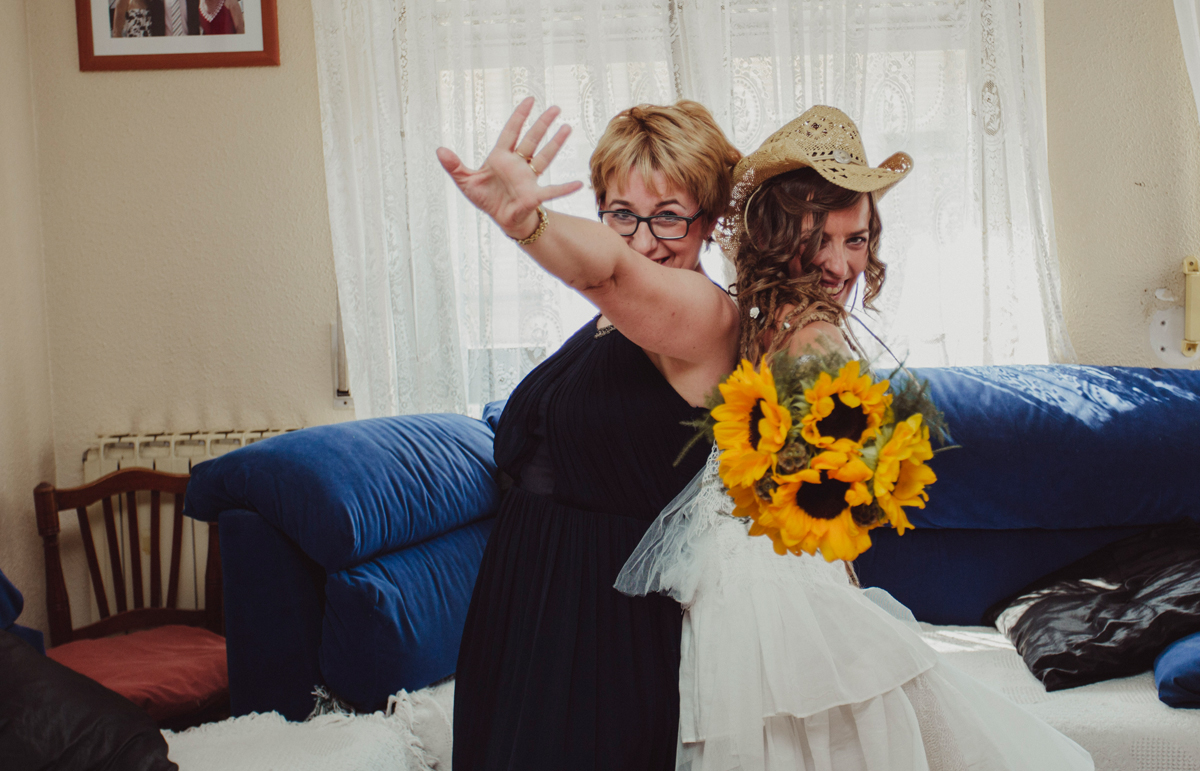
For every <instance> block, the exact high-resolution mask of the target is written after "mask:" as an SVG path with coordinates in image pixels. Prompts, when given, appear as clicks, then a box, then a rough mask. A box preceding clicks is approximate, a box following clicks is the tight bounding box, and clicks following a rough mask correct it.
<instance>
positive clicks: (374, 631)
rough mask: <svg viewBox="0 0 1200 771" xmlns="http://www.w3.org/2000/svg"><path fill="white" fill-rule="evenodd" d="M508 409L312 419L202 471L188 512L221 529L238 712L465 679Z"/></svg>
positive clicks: (361, 702) (361, 697)
mask: <svg viewBox="0 0 1200 771" xmlns="http://www.w3.org/2000/svg"><path fill="white" fill-rule="evenodd" d="M498 416H499V410H498V409H497V408H496V407H492V408H490V409H489V410H487V411H486V412H485V419H484V420H482V421H481V420H474V419H472V418H467V417H464V416H461V415H412V416H404V417H396V418H378V419H372V420H360V421H354V422H350V423H342V424H336V425H330V426H320V427H314V428H308V429H304V430H302V431H295V432H292V433H289V434H284V435H282V436H278V437H274V438H271V439H269V440H266V441H263V442H259V443H256V444H252V445H249V446H247V447H244V448H241V449H239V450H236V451H234V452H231V453H228V454H226V455H223V456H221V457H219V458H214V459H213V460H210V461H206V462H204V463H201V464H199V465H197V466H196V467H195V468H193V469H192V479H191V482H190V483H189V485H188V492H187V499H186V501H185V504H184V511H185V513H186V514H188V515H189V516H192V517H195V518H197V519H201V520H205V521H210V522H211V521H219V522H220V533H221V568H222V575H223V580H224V596H225V634H226V651H227V656H228V662H229V692H230V708H231V712H232V714H233V715H234V716H237V715H244V714H248V713H250V712H268V711H272V710H274V711H277V712H279V713H280V714H282V715H284V716H285V717H287V718H289V719H292V720H303V719H304V718H305V717H307V716H308V715H309V713H310V712H311V711H312V709H313V706H314V697H313V692H314V689H315V688H316V687H318V686H319V687H323V688H325V689H326V690H327V691H328V692H330V693H331V694H332V695H334V696H336V697H337V698H338V699H340V700H341V701H343V702H345V703H347V704H349V705H351V706H353V707H355V708H357V709H360V710H375V709H379V708H381V707H383V706H384V705H385V704H386V702H387V697H388V696H390V695H391V694H393V693H395V692H397V691H399V690H400V689H407V690H413V689H417V688H422V687H424V686H426V685H428V684H430V683H432V682H436V681H437V680H441V679H443V678H445V677H448V676H449V675H451V674H453V673H454V667H455V663H456V660H457V658H458V644H459V639H460V637H461V636H462V628H463V623H464V621H465V619H466V612H467V606H468V604H469V602H470V598H471V591H472V588H473V587H474V584H475V576H476V574H477V573H478V569H479V561H480V558H481V557H482V554H483V547H484V544H485V543H486V542H487V536H488V533H489V532H491V526H492V517H493V516H494V514H495V510H496V507H497V505H498V503H499V490H498V488H497V485H496V483H495V481H494V480H495V462H494V461H493V458H492V437H493V433H492V432H493V429H494V424H495V421H496V419H497V418H498Z"/></svg>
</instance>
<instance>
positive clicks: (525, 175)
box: [437, 97, 583, 237]
mask: <svg viewBox="0 0 1200 771" xmlns="http://www.w3.org/2000/svg"><path fill="white" fill-rule="evenodd" d="M532 109H533V97H527V98H526V99H525V100H523V101H522V102H521V103H520V104H519V105H517V109H516V110H514V111H513V114H512V115H511V116H510V117H509V119H508V122H507V123H505V124H504V129H503V130H502V131H501V132H500V137H499V139H497V140H496V145H495V146H494V147H493V148H492V151H491V152H490V153H488V157H487V158H486V159H484V161H483V165H482V166H480V167H479V168H478V169H474V170H472V169H468V168H467V167H466V166H465V165H464V164H463V162H462V160H461V159H460V158H459V157H458V156H457V155H455V154H454V152H453V151H452V150H450V149H448V148H445V147H439V148H438V151H437V157H438V160H439V161H440V162H441V164H442V168H444V169H445V170H446V173H447V174H449V175H450V178H451V179H453V180H454V184H456V185H458V189H459V190H461V191H462V194H463V195H465V196H466V197H467V200H468V201H470V202H471V203H472V204H473V205H474V206H475V208H477V209H479V210H480V211H482V212H483V213H485V214H487V215H488V216H489V217H491V218H492V219H493V220H495V221H496V224H497V225H499V226H500V228H501V229H502V230H504V232H505V233H508V234H509V235H514V234H516V235H517V237H521V236H524V235H528V233H527V232H522V231H528V230H532V228H531V227H527V225H528V223H529V222H530V221H531V218H532V217H534V216H535V212H536V210H537V207H538V206H540V205H541V204H543V203H544V202H546V201H549V200H552V199H554V198H561V197H562V196H564V195H569V194H571V193H574V192H575V191H576V190H579V189H580V188H581V187H583V183H582V182H579V181H575V182H566V183H564V184H560V185H545V186H543V185H539V184H538V182H537V178H538V175H539V174H541V173H542V172H544V171H545V170H546V168H547V167H548V166H549V165H550V163H551V162H552V161H553V160H554V157H555V156H556V155H558V151H559V149H561V148H562V145H563V142H565V141H566V139H567V136H569V135H570V133H571V128H570V126H565V125H564V126H560V127H559V129H558V131H556V132H555V133H554V136H553V137H551V138H550V141H548V142H547V143H546V146H545V147H543V148H542V149H541V151H540V152H539V151H538V149H537V148H538V144H540V143H541V141H542V138H543V137H544V136H545V135H546V131H547V130H548V129H549V128H550V124H551V123H553V122H554V119H555V118H556V117H558V114H559V109H558V108H557V107H551V108H550V109H548V110H546V111H545V112H544V113H542V115H541V117H539V118H538V119H537V121H535V122H534V124H533V125H532V126H531V127H530V128H529V131H528V132H526V134H525V136H524V137H521V128H522V127H523V126H524V125H525V121H526V120H527V119H528V118H529V113H530V111H531V110H532ZM518 140H519V141H518Z"/></svg>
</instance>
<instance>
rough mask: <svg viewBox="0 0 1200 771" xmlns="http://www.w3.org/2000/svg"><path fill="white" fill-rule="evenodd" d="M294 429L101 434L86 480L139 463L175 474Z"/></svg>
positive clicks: (89, 453) (86, 456) (87, 457)
mask: <svg viewBox="0 0 1200 771" xmlns="http://www.w3.org/2000/svg"><path fill="white" fill-rule="evenodd" d="M294 430H295V429H290V428H289V429H264V430H258V431H210V432H196V433H188V434H136V435H122V436H102V437H100V438H99V440H98V441H97V442H96V444H95V446H92V447H89V448H88V449H87V450H85V451H84V453H83V481H84V482H85V483H86V482H91V481H93V480H95V479H99V478H100V477H102V476H104V475H105V474H111V473H112V472H114V471H116V470H118V469H123V468H129V467H131V466H140V467H142V468H151V469H155V470H157V471H169V472H171V473H173V474H188V473H191V470H192V466H193V465H194V464H196V463H201V462H203V461H205V460H208V459H209V458H215V457H217V456H219V455H224V454H225V453H227V452H230V451H231V450H236V449H237V448H239V447H245V446H246V445H248V444H253V443H254V442H260V441H262V440H263V439H268V438H270V437H272V436H278V435H279V434H283V433H287V432H288V431H294Z"/></svg>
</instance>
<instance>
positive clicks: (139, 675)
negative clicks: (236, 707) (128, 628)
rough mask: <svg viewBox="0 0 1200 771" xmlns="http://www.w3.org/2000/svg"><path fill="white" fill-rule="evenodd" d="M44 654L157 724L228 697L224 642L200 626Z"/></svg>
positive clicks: (69, 646) (172, 628)
mask: <svg viewBox="0 0 1200 771" xmlns="http://www.w3.org/2000/svg"><path fill="white" fill-rule="evenodd" d="M46 655H47V656H49V657H50V658H52V659H54V660H55V661H57V662H58V663H59V664H62V665H63V666H66V667H70V668H71V669H73V670H75V671H76V672H79V673H80V674H83V675H87V676H88V677H90V678H91V679H93V680H95V681H96V682H98V683H100V684H101V685H103V686H104V687H106V688H108V689H110V690H113V691H116V692H117V693H119V694H121V695H122V696H124V697H125V698H127V699H129V700H130V701H132V702H133V703H134V704H136V705H138V706H139V707H141V708H142V709H144V710H146V713H147V714H148V715H150V717H151V718H153V719H154V720H155V721H157V722H159V723H169V722H171V721H173V720H175V719H176V718H180V717H184V716H186V715H195V714H199V713H203V712H206V711H208V710H211V709H213V708H214V707H217V706H219V705H222V704H223V703H224V702H226V701H227V700H228V699H229V673H228V670H227V669H226V664H225V638H224V637H221V636H220V635H218V634H213V633H212V632H210V631H208V630H207V629H201V628H199V627H194V626H181V625H177V624H173V625H169V626H161V627H156V628H154V629H143V630H140V631H137V632H133V633H131V634H127V635H118V636H115V637H103V638H100V639H97V640H74V641H72V642H69V643H65V644H63V645H58V646H55V647H53V648H51V649H50V650H49V651H47V653H46Z"/></svg>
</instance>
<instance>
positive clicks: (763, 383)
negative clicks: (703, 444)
mask: <svg viewBox="0 0 1200 771" xmlns="http://www.w3.org/2000/svg"><path fill="white" fill-rule="evenodd" d="M720 389H721V395H722V396H723V397H725V403H724V404H722V405H720V406H718V407H716V408H715V409H713V411H712V416H713V418H714V419H716V421H717V423H716V425H715V426H713V434H715V436H716V439H717V446H718V447H720V448H721V469H720V474H721V480H722V481H723V482H725V486H726V487H728V488H729V489H731V490H732V489H733V488H735V487H752V486H753V485H754V483H755V482H757V481H758V480H759V479H761V478H762V476H763V475H764V474H765V473H767V469H769V468H771V466H772V464H773V463H774V460H775V453H777V452H779V449H780V448H781V447H783V443H784V442H785V441H786V440H787V434H788V431H789V430H790V429H791V427H792V415H791V413H790V412H788V410H787V408H786V407H783V406H782V405H780V404H779V395H778V393H777V392H776V390H775V378H774V377H773V376H772V375H771V368H770V367H768V366H767V360H766V357H763V360H762V364H761V365H760V367H759V371H758V372H755V371H754V365H752V364H751V363H750V362H749V361H746V360H745V359H743V360H742V364H741V366H739V367H738V368H737V369H735V370H734V371H733V373H732V374H730V376H729V377H728V378H726V379H725V382H724V383H721V385H720Z"/></svg>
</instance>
